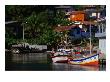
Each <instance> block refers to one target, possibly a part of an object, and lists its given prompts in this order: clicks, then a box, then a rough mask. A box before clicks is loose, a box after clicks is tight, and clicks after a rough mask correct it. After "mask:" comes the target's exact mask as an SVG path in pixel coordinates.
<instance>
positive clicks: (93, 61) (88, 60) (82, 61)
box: [68, 54, 98, 65]
mask: <svg viewBox="0 0 110 82" xmlns="http://www.w3.org/2000/svg"><path fill="white" fill-rule="evenodd" d="M68 63H70V64H79V65H98V54H95V55H93V56H89V57H85V58H79V59H70V60H69V61H68Z"/></svg>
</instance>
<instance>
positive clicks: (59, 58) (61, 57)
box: [51, 52, 68, 63]
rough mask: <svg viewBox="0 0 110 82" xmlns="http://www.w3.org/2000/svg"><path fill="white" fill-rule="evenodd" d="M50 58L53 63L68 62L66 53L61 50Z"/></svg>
mask: <svg viewBox="0 0 110 82" xmlns="http://www.w3.org/2000/svg"><path fill="white" fill-rule="evenodd" d="M51 58H52V62H53V63H68V55H66V54H64V53H62V52H55V53H54V54H53V56H51Z"/></svg>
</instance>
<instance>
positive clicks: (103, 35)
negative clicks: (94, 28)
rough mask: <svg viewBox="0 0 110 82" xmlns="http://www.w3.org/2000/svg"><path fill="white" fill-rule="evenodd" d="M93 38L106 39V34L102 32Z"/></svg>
mask: <svg viewBox="0 0 110 82" xmlns="http://www.w3.org/2000/svg"><path fill="white" fill-rule="evenodd" d="M95 37H99V38H101V37H106V32H102V33H95Z"/></svg>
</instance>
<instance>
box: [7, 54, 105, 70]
mask: <svg viewBox="0 0 110 82" xmlns="http://www.w3.org/2000/svg"><path fill="white" fill-rule="evenodd" d="M105 68H106V67H105V65H104V66H99V67H95V66H80V65H71V64H66V63H51V62H50V59H49V58H48V57H47V54H46V53H28V54H10V53H6V55H5V70H6V71H9V70H10V71H11V70H14V71H105Z"/></svg>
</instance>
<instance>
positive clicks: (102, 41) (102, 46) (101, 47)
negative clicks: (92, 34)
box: [99, 39, 106, 58]
mask: <svg viewBox="0 0 110 82" xmlns="http://www.w3.org/2000/svg"><path fill="white" fill-rule="evenodd" d="M99 50H101V53H104V54H102V55H100V58H105V55H106V39H99Z"/></svg>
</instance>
